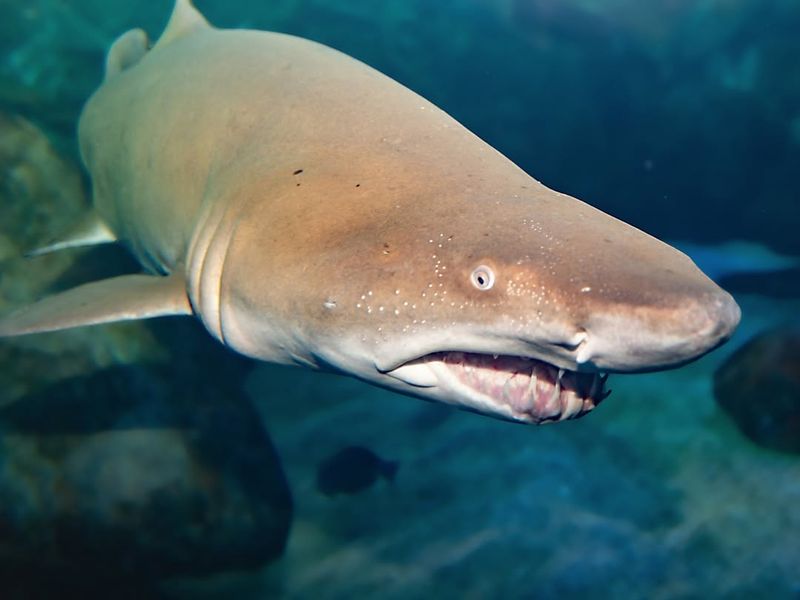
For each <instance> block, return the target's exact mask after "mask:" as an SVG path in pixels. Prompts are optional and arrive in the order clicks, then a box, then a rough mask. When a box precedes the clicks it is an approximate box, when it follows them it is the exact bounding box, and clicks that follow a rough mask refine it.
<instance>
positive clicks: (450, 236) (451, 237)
mask: <svg viewBox="0 0 800 600" xmlns="http://www.w3.org/2000/svg"><path fill="white" fill-rule="evenodd" d="M453 237H455V236H452V235H448V236H447V241H448V242H449V241H451V240H452V239H453Z"/></svg>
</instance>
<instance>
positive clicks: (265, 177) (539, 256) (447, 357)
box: [0, 0, 739, 423]
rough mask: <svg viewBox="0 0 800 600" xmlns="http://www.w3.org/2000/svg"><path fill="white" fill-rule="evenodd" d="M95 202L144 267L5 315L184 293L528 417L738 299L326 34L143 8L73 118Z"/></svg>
mask: <svg viewBox="0 0 800 600" xmlns="http://www.w3.org/2000/svg"><path fill="white" fill-rule="evenodd" d="M79 138H80V147H81V153H82V156H83V159H84V162H85V164H86V167H87V169H88V171H89V173H90V174H91V177H92V183H93V190H94V207H95V209H94V210H95V212H94V214H93V216H92V218H91V219H89V220H88V221H87V223H88V224H87V225H85V226H83V227H82V228H80V234H79V235H78V236H77V237H76V238H75V239H74V240H72V241H68V242H65V243H62V244H56V245H54V246H53V248H61V247H64V246H69V245H80V244H81V243H83V242H85V243H87V244H88V243H92V244H93V243H99V242H103V241H120V242H122V243H124V244H125V245H126V246H127V247H128V248H129V249H130V250H131V252H132V253H133V254H134V255H135V256H136V258H137V259H138V260H139V262H140V263H141V264H142V265H143V267H144V269H145V270H146V271H147V273H148V274H143V275H133V276H123V277H118V278H114V279H111V280H105V281H100V282H95V283H90V284H87V285H85V286H81V287H79V288H76V289H74V290H70V291H67V292H64V293H62V294H59V295H56V296H53V297H50V298H45V299H43V300H41V301H39V302H38V303H35V304H33V305H31V306H29V307H25V308H22V309H20V310H18V311H16V312H14V313H11V314H10V315H8V316H6V317H5V318H3V319H0V336H13V335H21V334H25V333H32V332H37V331H50V330H57V329H64V328H67V327H74V326H80V325H88V324H95V323H103V322H110V321H118V320H123V319H133V318H146V317H152V316H160V315H171V314H194V315H196V316H198V317H199V318H200V319H201V320H202V321H203V323H204V324H205V326H206V328H207V329H208V330H209V332H210V333H211V334H212V335H214V336H215V337H216V338H218V339H219V340H220V341H222V342H223V343H224V344H226V345H228V346H230V347H231V348H233V349H234V350H236V351H238V352H241V353H243V354H245V355H248V356H251V357H254V358H257V359H262V360H267V361H273V362H277V363H286V364H299V365H304V366H308V367H312V368H325V369H333V370H336V371H340V372H344V373H347V374H350V375H353V376H356V377H359V378H361V379H364V380H367V381H369V382H372V383H375V384H377V385H381V386H384V387H388V388H391V389H394V390H397V391H400V392H403V393H406V394H410V395H414V396H419V397H422V398H426V399H432V400H439V401H443V402H448V403H451V404H455V405H458V406H461V407H463V408H467V409H470V410H474V411H478V412H482V413H486V414H490V415H493V416H497V417H501V418H505V419H511V420H516V421H522V422H534V423H538V422H544V421H553V420H561V419H565V418H572V417H576V416H580V415H582V414H584V413H586V412H588V411H589V410H591V409H592V408H593V407H594V406H595V405H596V404H597V403H598V402H599V401H600V400H601V399H602V398H603V397H604V395H605V391H604V381H605V379H604V376H603V375H604V374H605V373H607V372H611V371H614V372H637V371H646V370H655V369H663V368H669V367H674V366H678V365H680V364H683V363H686V362H688V361H691V360H693V359H695V358H697V357H698V356H701V355H702V354H704V353H706V352H708V351H710V350H711V349H713V348H715V347H716V346H718V345H719V344H721V343H722V342H723V341H725V340H726V339H727V338H728V337H729V336H730V335H731V333H732V331H733V330H734V328H735V327H736V325H737V323H738V320H739V309H738V307H737V305H736V303H735V302H734V301H733V299H732V298H731V296H729V295H728V294H727V293H726V292H724V291H723V290H722V289H720V288H719V287H718V286H717V285H716V284H714V283H713V282H712V281H711V280H709V279H708V278H707V277H706V276H705V275H704V274H703V273H702V272H701V271H700V270H699V269H698V268H697V267H696V266H695V265H694V264H693V263H692V262H691V260H689V259H688V258H687V257H686V256H685V255H683V254H682V253H680V252H678V251H677V250H675V249H673V248H672V247H670V246H668V245H666V244H664V243H662V242H660V241H658V240H656V239H655V238H653V237H651V236H649V235H647V234H645V233H643V232H641V231H639V230H637V229H635V228H634V227H631V226H630V225H627V224H625V223H623V222H621V221H619V220H617V219H614V218H613V217H611V216H609V215H607V214H605V213H603V212H601V211H599V210H597V209H595V208H592V207H591V206H589V205H587V204H584V203H583V202H581V201H579V200H576V199H574V198H571V197H569V196H566V195H563V194H560V193H558V192H555V191H553V190H550V189H548V188H547V187H545V186H544V185H542V184H541V183H539V182H537V181H536V180H534V179H533V178H531V177H530V176H529V175H527V174H526V173H525V172H523V171H522V170H521V169H519V168H518V167H517V166H516V165H514V164H513V163H512V162H511V161H509V160H508V159H507V158H505V157H504V156H503V155H502V154H500V153H499V152H497V151H496V150H494V149H493V148H492V147H490V146H489V145H488V144H486V143H485V142H483V141H482V140H480V139H479V138H478V137H476V136H475V135H474V134H472V133H471V132H469V131H468V130H467V129H466V128H464V127H463V126H462V125H460V124H459V123H458V122H456V121H455V120H454V119H452V118H451V117H450V116H448V115H447V114H446V113H444V112H443V111H441V110H440V109H438V108H437V107H435V106H434V105H432V104H431V103H430V102H428V101H427V100H425V99H424V98H422V97H420V96H418V95H417V94H415V93H414V92H412V91H410V90H408V89H407V88H405V87H403V86H402V85H400V84H398V83H397V82H395V81H393V80H391V79H389V78H388V77H386V76H384V75H382V74H381V73H379V72H377V71H375V70H373V69H371V68H370V67H368V66H366V65H364V64H363V63H361V62H359V61H357V60H355V59H353V58H351V57H348V56H346V55H344V54H342V53H340V52H337V51H336V50H333V49H331V48H328V47H326V46H323V45H320V44H317V43H314V42H311V41H308V40H305V39H301V38H297V37H293V36H288V35H283V34H278V33H268V32H261V31H247V30H220V29H216V28H213V27H211V26H210V25H209V24H208V23H207V22H206V21H205V19H204V18H203V17H202V16H201V15H200V14H199V13H198V12H197V11H196V10H195V9H194V7H193V6H192V5H191V3H190V2H188V0H178V1H177V3H176V6H175V9H174V11H173V15H172V17H171V19H170V23H169V25H168V26H167V29H166V31H165V32H164V34H163V35H162V36H161V38H160V39H159V40H158V42H157V43H156V44H155V46H154V47H153V48H152V49H151V50H147V41H146V37H145V35H144V33H143V32H142V31H140V30H132V31H130V32H128V33H126V34H124V35H123V36H122V37H121V38H119V39H118V40H117V42H115V44H114V45H113V46H112V48H111V50H110V51H109V56H108V59H107V65H106V80H105V82H104V83H103V84H102V85H101V87H100V88H99V89H98V90H97V91H96V93H95V94H94V95H93V96H92V98H91V99H90V100H89V101H88V103H87V105H86V107H85V109H84V111H83V114H82V116H81V121H80V126H79Z"/></svg>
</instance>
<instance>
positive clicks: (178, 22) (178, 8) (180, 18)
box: [155, 0, 211, 48]
mask: <svg viewBox="0 0 800 600" xmlns="http://www.w3.org/2000/svg"><path fill="white" fill-rule="evenodd" d="M210 27H211V25H209V23H208V21H206V18H205V17H204V16H203V15H201V14H200V11H198V10H197V9H196V8H195V7H194V5H193V4H192V0H175V8H173V9H172V16H170V18H169V23H167V27H166V29H164V33H162V34H161V37H160V38H158V41H157V42H156V45H155V48H160V47H162V46H166V45H167V44H169V43H170V42H173V41H175V40H177V39H179V38H182V37H183V36H185V35H189V34H190V33H192V32H194V31H198V30H203V29H208V28H210Z"/></svg>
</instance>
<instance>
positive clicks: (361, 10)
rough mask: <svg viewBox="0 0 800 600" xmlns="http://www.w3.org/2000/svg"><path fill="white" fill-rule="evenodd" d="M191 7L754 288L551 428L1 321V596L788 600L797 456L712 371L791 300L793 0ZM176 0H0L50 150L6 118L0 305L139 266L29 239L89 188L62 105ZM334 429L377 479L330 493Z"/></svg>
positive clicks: (9, 55) (175, 341)
mask: <svg viewBox="0 0 800 600" xmlns="http://www.w3.org/2000/svg"><path fill="white" fill-rule="evenodd" d="M197 6H198V8H199V9H201V10H202V12H204V14H206V16H207V17H208V18H209V19H210V20H211V21H212V22H213V23H215V24H217V25H219V26H225V27H250V28H260V29H270V30H278V31H284V32H288V33H293V34H297V35H301V36H304V37H309V38H311V39H314V40H318V41H321V42H324V43H326V44H329V45H331V46H333V47H335V48H338V49H340V50H343V51H345V52H347V53H349V54H351V55H353V56H355V57H357V58H359V59H361V60H363V61H365V62H367V63H368V64H370V65H372V66H374V67H376V68H378V69H379V70H381V71H383V72H385V73H387V74H389V75H391V76H392V77H394V78H396V79H397V80H399V81H400V82H401V83H403V84H405V85H407V86H408V87H410V88H412V89H414V90H415V91H418V92H420V93H421V94H423V95H424V96H426V97H427V98H429V99H430V100H432V101H433V102H434V103H436V104H438V105H439V106H441V107H442V108H444V109H445V110H447V111H448V112H450V113H451V114H452V115H453V116H454V117H456V118H457V119H459V120H460V121H462V122H463V123H464V124H465V125H466V126H467V127H469V128H470V129H472V130H473V131H475V132H476V133H477V134H478V135H480V136H481V137H482V138H484V139H485V140H487V141H488V142H489V143H491V144H492V145H493V146H495V147H496V148H498V149H499V150H500V151H501V152H503V153H504V154H506V155H508V156H509V157H510V158H512V159H513V160H514V161H515V162H517V163H518V164H519V165H520V166H522V167H523V168H524V169H525V170H526V171H528V172H530V173H531V174H532V175H533V176H534V177H536V178H537V179H539V180H541V181H542V182H544V183H545V184H546V185H548V186H549V187H552V188H555V189H558V190H560V191H563V192H566V193H569V194H572V195H575V196H577V197H579V198H581V199H584V200H586V201H588V202H590V203H591V204H593V205H595V206H597V207H599V208H601V209H602V210H604V211H606V212H609V213H611V214H613V215H615V216H617V217H619V218H621V219H623V220H625V221H627V222H629V223H632V224H634V225H635V226H637V227H640V228H642V229H644V230H645V231H647V232H649V233H651V234H653V235H655V236H657V237H659V238H662V239H666V240H670V241H673V242H675V243H676V244H677V245H679V246H680V247H685V249H686V250H687V252H689V253H690V254H692V255H693V256H694V257H695V258H696V260H697V262H698V264H700V266H701V267H703V266H705V267H706V268H708V270H709V272H712V271H713V273H714V274H715V275H718V276H719V278H720V280H722V281H723V284H724V282H725V281H726V280H724V279H723V277H729V278H730V277H731V276H732V275H736V274H737V273H741V272H747V273H748V274H751V275H752V274H753V273H756V274H758V277H761V278H762V279H759V280H757V281H756V283H755V284H754V283H753V281H752V280H748V281H749V282H750V283H749V284H748V285H744V284H740V287H737V286H736V282H740V281H742V280H740V279H728V280H727V281H729V283H730V286H731V288H730V289H731V291H732V292H733V293H734V294H735V295H736V298H737V301H739V303H740V305H741V306H742V309H743V315H744V316H743V321H742V325H741V327H740V329H739V331H738V332H737V334H736V336H735V338H734V339H733V340H732V341H731V343H730V344H728V345H727V346H725V347H724V348H722V349H720V350H719V351H717V352H715V353H713V354H711V355H709V356H707V357H705V358H703V359H702V360H701V361H699V362H697V363H695V364H692V365H690V366H688V367H685V368H683V369H680V370H677V371H669V372H664V373H659V374H651V375H641V376H635V377H617V378H615V379H613V380H612V388H613V389H614V393H613V395H612V397H611V398H610V399H609V400H608V401H606V402H605V403H604V404H603V405H602V406H601V407H600V408H599V409H598V410H597V411H596V412H595V413H593V414H592V415H590V416H588V417H587V418H584V419H582V420H580V421H577V422H574V423H566V424H559V425H556V426H547V427H523V426H515V425H511V424H507V423H502V422H498V421H493V420H491V419H488V418H485V417H480V416H476V415H471V414H466V413H461V412H457V411H451V410H449V409H446V408H442V407H439V406H435V405H429V404H426V403H423V402H421V401H418V400H413V399H409V398H405V397H400V396H397V395H394V394H391V393H389V392H384V391H380V390H376V389H375V388H372V387H368V386H366V385H364V384H361V383H359V382H356V381H354V380H350V379H344V378H340V377H337V376H333V375H324V374H316V373H311V372H308V371H300V370H292V369H285V368H279V367H275V366H272V365H264V364H259V365H256V364H254V363H250V362H249V361H246V360H244V359H240V358H238V357H234V356H232V355H231V354H230V353H229V352H226V351H224V350H223V349H221V348H220V347H219V346H218V345H217V344H216V343H215V342H213V341H212V340H211V339H210V338H209V337H208V336H206V335H205V334H204V333H203V332H202V331H201V330H200V328H199V326H197V325H196V324H174V323H168V322H164V321H161V322H153V323H146V324H145V323H133V324H125V325H118V326H110V327H102V328H96V329H90V330H80V331H77V332H68V333H66V334H58V335H55V334H54V335H46V336H36V337H33V338H23V339H22V340H16V341H4V342H2V343H0V401H1V402H2V406H0V423H2V431H3V436H2V439H0V574H2V575H3V577H4V580H6V581H10V582H11V584H10V589H11V590H12V591H13V594H15V597H20V598H26V597H35V596H36V594H39V595H41V596H42V597H55V596H54V595H53V594H55V593H56V592H55V591H54V590H59V589H60V588H59V586H60V585H64V586H74V587H75V588H76V589H80V590H81V593H83V594H85V595H86V596H87V597H90V596H98V597H103V596H105V595H107V594H109V595H110V594H115V595H116V594H117V593H118V592H119V590H128V591H129V592H130V594H131V595H132V597H136V596H137V595H138V596H139V597H143V596H158V595H163V596H165V597H179V598H184V597H187V598H193V597H202V598H217V597H220V598H222V597H237V598H267V597H286V598H354V597H355V598H360V597H375V598H378V597H380V598H387V597H388V598H401V597H402V598H408V597H414V598H416V597H420V598H422V597H434V598H450V597H452V598H463V597H472V598H484V597H503V598H556V597H558V598H564V597H567V598H570V597H576V598H577V597H589V596H591V597H611V598H694V597H719V598H723V597H724V598H728V597H730V598H751V597H752V598H756V597H758V598H798V597H800V543H798V539H800V511H799V510H798V509H797V507H798V506H800V483H799V482H800V459H799V458H798V457H797V456H795V455H790V454H780V453H777V452H772V451H769V450H765V449H763V448H761V447H759V446H757V445H755V444H753V443H752V442H750V441H748V440H747V439H746V438H745V437H744V436H743V435H742V434H741V433H740V431H739V430H738V429H737V427H736V425H735V424H734V422H733V421H732V420H731V419H730V417H729V416H728V415H726V414H723V413H722V412H721V410H720V409H719V408H718V406H717V404H716V403H715V401H714V398H713V395H712V376H713V373H714V371H715V370H716V369H717V367H718V366H719V365H720V364H721V362H722V361H724V360H725V359H726V358H727V357H728V356H729V355H730V354H731V353H732V352H733V350H735V348H737V347H739V346H741V344H743V343H744V342H745V341H746V340H748V339H749V338H751V337H752V336H753V335H756V334H757V333H759V332H761V331H763V330H765V329H767V328H769V327H770V326H773V325H776V324H780V323H784V322H787V321H794V322H796V318H797V317H796V315H797V314H798V309H799V308H800V294H798V293H797V285H796V281H797V278H798V276H800V275H799V274H798V271H797V270H796V267H797V264H798V257H800V235H798V231H799V230H800V189H799V188H798V185H797V183H796V175H797V172H798V165H800V70H798V69H797V60H798V57H800V36H798V35H797V32H798V31H800V6H798V4H797V3H796V2H793V1H790V0H771V1H764V0H735V1H733V2H723V1H722V0H719V1H710V2H689V1H688V0H687V1H678V2H675V1H667V0H653V1H651V2H647V3H642V2H640V1H635V0H614V1H609V2H589V1H586V0H445V1H441V2H431V1H430V0H402V1H401V0H391V1H389V0H386V1H384V2H380V3H376V2H369V1H366V0H358V1H357V0H351V1H345V0H272V1H270V2H264V3H259V4H258V6H255V5H254V4H253V3H246V2H222V1H220V0H209V1H203V0H198V1H197ZM170 10H171V3H170V2H168V1H167V0H159V1H152V2H148V3H135V2H122V1H121V0H112V1H105V2H98V1H93V0H75V1H74V2H71V3H64V2H59V1H56V0H32V1H31V2H26V3H24V4H23V3H4V4H0V23H1V24H2V25H0V111H2V112H3V113H5V114H7V115H18V116H20V117H23V118H24V119H26V120H28V121H30V122H31V123H32V124H33V125H34V126H35V127H36V128H38V130H39V131H40V132H41V135H43V136H46V138H47V139H49V141H50V143H51V144H52V146H53V148H52V150H46V151H39V150H36V149H37V148H39V146H38V145H37V144H39V143H44V142H42V140H43V139H44V138H42V137H36V136H35V135H33V134H30V136H31V137H25V136H22V134H19V133H18V129H13V128H6V129H4V130H3V131H4V133H3V136H2V138H0V163H1V164H2V170H0V184H2V185H0V190H2V193H3V196H4V197H3V198H2V199H0V309H2V310H5V309H6V308H7V307H10V306H12V305H16V304H18V303H20V302H23V301H25V300H27V299H28V298H30V297H33V296H37V295H40V294H42V293H44V291H45V290H47V289H52V287H53V285H55V287H56V288H59V289H60V288H65V287H69V286H70V285H72V284H74V283H78V282H82V281H88V280H91V279H97V278H99V277H106V276H108V275H109V274H110V272H115V271H119V270H123V271H124V270H134V269H135V268H136V267H135V265H134V264H132V263H131V261H130V259H129V258H127V257H126V256H125V255H124V253H122V252H119V251H111V253H110V254H104V253H103V252H101V251H99V250H96V251H95V250H93V251H90V252H88V253H83V254H81V253H78V254H70V255H69V256H66V257H65V256H58V257H45V258H41V259H35V260H33V261H27V262H26V261H24V260H22V259H21V258H18V255H19V254H20V253H21V252H23V251H25V250H27V249H29V248H31V247H34V246H35V244H36V243H39V242H41V240H42V239H45V238H47V237H48V235H50V234H51V233H52V232H53V231H54V230H58V229H60V227H61V226H62V224H63V222H64V221H67V220H68V218H69V217H70V216H74V215H76V214H80V212H81V210H82V209H83V207H84V206H85V202H86V200H85V197H86V195H85V192H86V189H87V186H88V183H87V181H86V180H85V178H84V179H81V176H80V175H79V171H78V169H77V167H76V165H77V164H78V162H79V159H78V154H77V144H76V139H75V126H76V122H77V118H78V114H79V112H80V109H81V106H82V103H83V101H84V100H85V99H86V98H87V96H88V95H89V94H90V93H91V92H92V90H93V89H94V88H95V87H96V86H97V85H98V83H99V81H100V78H101V72H102V62H103V58H104V53H105V49H106V47H107V45H108V44H109V43H110V42H111V41H112V40H113V39H114V38H115V37H116V35H118V34H119V33H121V32H122V31H124V30H126V29H128V28H131V27H134V26H142V27H144V28H145V29H147V30H148V31H149V33H150V34H151V37H153V38H155V37H156V36H157V34H158V33H159V31H160V29H161V27H163V24H164V23H165V21H166V18H167V16H168V13H169V11H170ZM12 130H13V131H15V132H17V133H14V135H13V136H12V135H11V133H9V132H10V131H12ZM26 135H28V134H26ZM15 136H17V137H15ZM20 140H21V141H20ZM34 142H35V143H34ZM9 148H11V149H9ZM23 199H24V201H23ZM31 199H35V200H36V203H33V202H32V201H31ZM731 242H737V244H734V245H731V244H730V243H731ZM739 242H745V243H744V244H742V243H739ZM682 244H683V246H681V245H682ZM692 249H694V250H692ZM787 278H788V281H787ZM779 282H780V286H779V287H780V290H782V292H781V293H770V290H775V289H778V287H776V286H778V283H779ZM188 349H190V351H189V350H188ZM795 360H797V359H795ZM120 369H122V372H124V373H125V374H124V375H122V376H121V375H120ZM120 381H121V382H122V383H120ZM768 394H769V390H768V389H765V398H766V397H767V396H768ZM23 402H24V407H23V408H20V406H21V404H20V403H23ZM797 402H798V404H800V398H798V399H797ZM767 404H768V403H767V402H765V406H766V405H767ZM109 406H110V408H109ZM229 406H234V407H235V409H229V408H227V407H229ZM14 407H16V408H14ZM165 407H169V408H165ZM198 407H199V408H198ZM231 410H232V411H233V412H230V411H231ZM186 428H188V429H189V430H191V431H193V432H195V433H196V434H197V435H196V437H195V438H192V437H191V436H189V437H184V436H183V434H182V433H177V434H176V433H174V432H175V431H178V432H180V431H184V430H186ZM109 431H111V432H118V431H123V432H126V433H125V435H124V437H123V438H120V439H121V440H122V441H119V442H118V441H115V438H112V439H111V440H110V441H109V437H108V435H106V432H109ZM152 431H156V432H157V433H156V434H152V433H147V432H152ZM198 431H199V432H200V433H197V432H198ZM142 432H145V433H142ZM192 435H194V434H192ZM798 435H800V427H798ZM76 436H77V437H76ZM270 440H271V441H270ZM106 444H108V445H109V446H108V448H109V450H108V451H106V450H103V452H105V453H103V452H100V451H99V450H97V451H96V450H92V449H94V448H106ZM114 444H121V445H118V446H115V445H114ZM159 444H163V446H159ZM349 445H359V446H363V447H366V448H369V449H371V450H372V451H374V452H375V453H376V454H377V455H379V456H381V457H384V458H385V459H387V460H397V461H399V464H400V468H399V471H398V474H397V477H396V480H395V481H394V482H393V483H388V482H386V481H378V482H377V483H376V484H375V485H374V486H371V487H369V488H367V489H365V490H363V491H361V492H359V493H356V494H352V495H342V496H336V497H333V498H330V497H327V496H325V495H323V494H320V493H319V491H318V490H317V489H316V486H315V480H316V471H317V466H318V465H319V464H320V462H322V461H323V460H325V459H326V458H327V457H329V456H331V455H332V454H333V453H335V452H336V451H337V450H338V449H340V448H342V447H344V446H349ZM153 448H155V450H153ZM159 448H161V449H159ZM93 452H97V454H93ZM96 456H100V457H101V458H95V457H96ZM145 459H146V460H145ZM278 461H279V462H280V464H278ZM198 465H200V466H198ZM261 465H268V466H265V467H262V466H261ZM281 465H282V466H281ZM65 473H66V475H65ZM187 473H190V475H187ZM62 479H63V481H62ZM64 481H67V482H68V483H69V485H68V484H67V483H64ZM74 482H78V483H74ZM65 490H66V491H65ZM165 490H166V491H165ZM176 490H177V492H176ZM289 490H290V491H291V498H292V500H291V510H290V509H289V508H287V506H288V502H289V501H288V500H287V498H288V496H287V494H288V492H289ZM159 494H161V495H159ZM170 494H172V495H170ZM143 497H144V498H147V503H148V507H149V508H148V511H149V512H148V513H147V514H146V515H144V516H142V515H140V514H139V513H138V512H136V511H137V509H136V507H137V506H138V504H137V502H139V501H140V500H141V498H143ZM175 498H179V499H180V502H178V501H177V500H175ZM131 507H133V508H131ZM209 507H210V508H209ZM276 507H277V508H276ZM126 511H127V512H126ZM270 511H277V512H270ZM278 513H279V515H280V519H278V520H277V521H275V520H274V519H276V518H277V517H275V516H274V515H275V514H278ZM131 515H133V516H131ZM231 515H233V516H231ZM137 519H140V520H137ZM281 519H282V520H281ZM289 520H291V529H290V530H289V533H288V537H286V527H288V524H289ZM87 523H88V525H87ZM275 523H278V524H277V525H276V524H275ZM115 528H117V529H115ZM119 528H123V529H125V528H127V529H125V531H129V530H131V529H134V530H137V531H138V532H139V533H140V534H141V535H138V536H132V537H131V536H130V535H128V533H125V534H123V533H120V530H119ZM137 528H138V529H137ZM212 533H213V534H214V535H212ZM144 539H146V541H143V540H144ZM265 540H267V541H268V540H273V541H275V540H277V541H275V543H267V541H265ZM176 556H177V557H181V556H182V557H183V558H176ZM186 557H189V559H187V558H186ZM98 573H100V574H106V575H104V576H99V577H97V576H95V575H96V574H98ZM48 577H50V578H52V580H53V581H54V582H56V583H55V584H53V587H48V584H47V583H46V582H45V580H46V579H47V578H48ZM43 582H44V583H43Z"/></svg>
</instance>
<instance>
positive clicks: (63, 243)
mask: <svg viewBox="0 0 800 600" xmlns="http://www.w3.org/2000/svg"><path fill="white" fill-rule="evenodd" d="M116 241H117V237H116V236H115V235H114V232H113V231H111V229H109V227H108V225H106V224H105V223H104V222H103V221H102V220H101V219H100V217H99V216H97V214H95V213H94V212H90V213H88V214H87V215H86V216H85V217H84V218H83V220H81V221H79V222H78V223H76V224H75V225H74V226H73V227H72V228H71V229H70V230H68V231H67V232H66V233H64V234H62V235H60V236H59V237H58V239H55V240H51V241H49V242H47V243H46V244H44V245H43V246H40V247H39V248H36V249H35V250H30V251H29V252H26V253H25V256H27V257H28V258H32V257H34V256H41V255H42V254H49V253H51V252H57V251H58V250H64V249H66V248H82V247H85V246H97V245H99V244H111V243H113V242H116Z"/></svg>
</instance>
